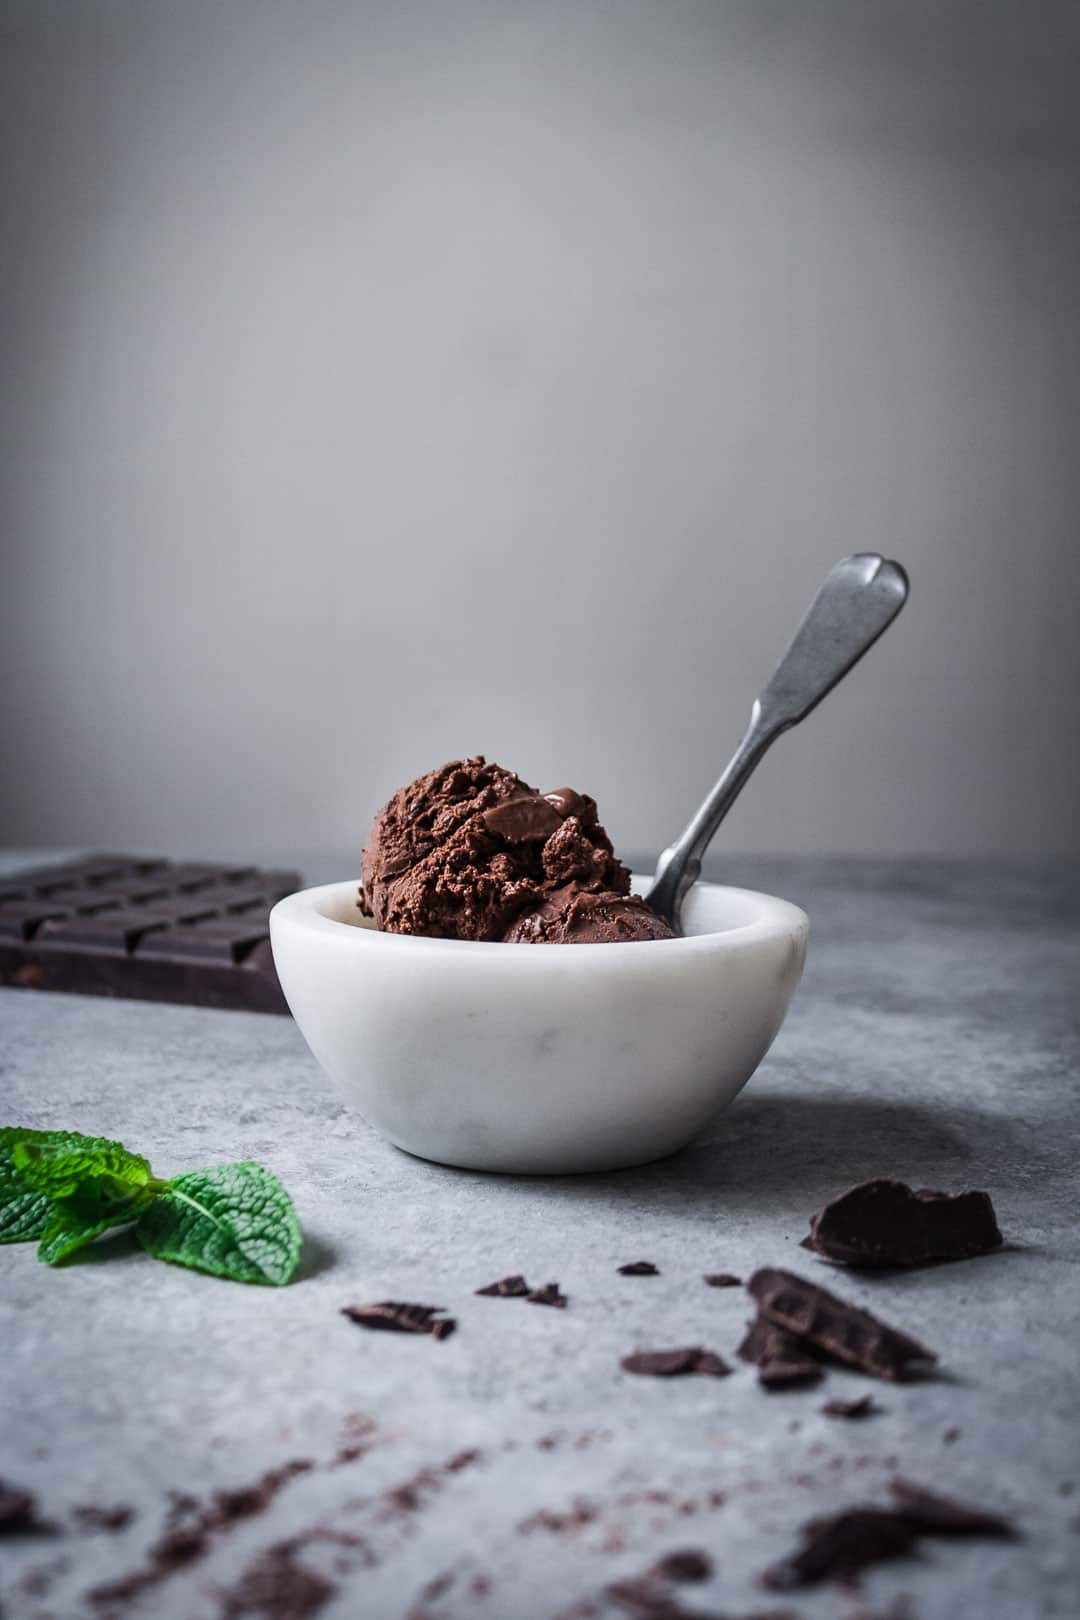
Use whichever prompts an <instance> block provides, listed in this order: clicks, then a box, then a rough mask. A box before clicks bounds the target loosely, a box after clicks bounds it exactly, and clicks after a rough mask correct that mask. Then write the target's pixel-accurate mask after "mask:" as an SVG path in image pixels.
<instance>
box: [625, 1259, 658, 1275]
mask: <svg viewBox="0 0 1080 1620" xmlns="http://www.w3.org/2000/svg"><path fill="white" fill-rule="evenodd" d="M659 1275H660V1273H659V1271H658V1270H657V1268H656V1267H655V1266H654V1265H653V1263H652V1261H651V1260H631V1262H630V1264H629V1265H628V1266H620V1267H619V1276H620V1277H659Z"/></svg>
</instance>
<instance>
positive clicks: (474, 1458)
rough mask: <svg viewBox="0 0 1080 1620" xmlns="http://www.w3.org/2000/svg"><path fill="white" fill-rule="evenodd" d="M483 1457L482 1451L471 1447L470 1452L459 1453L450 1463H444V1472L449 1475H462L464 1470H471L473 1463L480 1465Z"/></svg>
mask: <svg viewBox="0 0 1080 1620" xmlns="http://www.w3.org/2000/svg"><path fill="white" fill-rule="evenodd" d="M482 1456H483V1452H482V1451H478V1450H477V1448H476V1447H475V1446H471V1447H470V1448H469V1450H468V1451H459V1452H457V1453H456V1454H455V1455H454V1456H453V1457H451V1458H450V1459H449V1461H447V1462H445V1463H443V1471H444V1472H445V1473H447V1474H460V1473H461V1470H462V1469H463V1468H471V1467H472V1465H473V1463H478V1462H479V1461H480V1458H481V1457H482Z"/></svg>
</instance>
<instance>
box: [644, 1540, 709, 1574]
mask: <svg viewBox="0 0 1080 1620" xmlns="http://www.w3.org/2000/svg"><path fill="white" fill-rule="evenodd" d="M712 1572H713V1562H712V1559H711V1558H710V1557H709V1555H708V1553H706V1552H701V1551H700V1550H699V1549H698V1548H697V1547H685V1548H680V1549H679V1550H678V1551H677V1552H672V1553H667V1554H666V1555H665V1557H663V1558H661V1559H660V1561H659V1562H658V1563H656V1564H654V1565H653V1567H652V1569H651V1570H650V1572H649V1573H650V1574H651V1575H655V1576H656V1577H657V1579H659V1580H661V1581H707V1580H708V1578H709V1576H710V1575H711V1574H712Z"/></svg>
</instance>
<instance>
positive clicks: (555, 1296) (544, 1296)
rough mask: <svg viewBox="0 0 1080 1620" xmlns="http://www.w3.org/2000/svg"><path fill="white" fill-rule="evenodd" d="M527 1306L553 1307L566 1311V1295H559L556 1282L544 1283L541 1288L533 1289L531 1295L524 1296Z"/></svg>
mask: <svg viewBox="0 0 1080 1620" xmlns="http://www.w3.org/2000/svg"><path fill="white" fill-rule="evenodd" d="M525 1299H526V1302H527V1303H528V1304H529V1305H555V1306H556V1307H557V1308H558V1309H559V1310H560V1311H561V1310H565V1309H566V1295H565V1294H560V1293H559V1285H558V1283H557V1282H549V1283H545V1284H544V1286H543V1288H534V1289H533V1291H532V1293H531V1294H526V1296H525Z"/></svg>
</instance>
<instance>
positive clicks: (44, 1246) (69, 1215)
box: [38, 1199, 146, 1266]
mask: <svg viewBox="0 0 1080 1620" xmlns="http://www.w3.org/2000/svg"><path fill="white" fill-rule="evenodd" d="M145 1208H146V1200H145V1199H141V1200H140V1201H139V1202H137V1203H134V1204H133V1205H132V1207H131V1208H130V1209H129V1210H127V1211H126V1212H125V1211H119V1210H114V1211H113V1213H112V1214H110V1215H101V1216H98V1218H97V1219H96V1220H94V1219H85V1218H83V1217H80V1216H79V1215H78V1214H76V1213H75V1212H74V1211H72V1210H70V1209H67V1208H65V1206H64V1205H63V1204H53V1205H51V1206H50V1214H49V1218H48V1222H47V1224H46V1227H45V1230H44V1232H43V1233H42V1235H41V1242H40V1243H39V1244H38V1259H39V1260H44V1262H45V1264H46V1265H47V1266H57V1265H59V1264H60V1262H61V1261H62V1260H66V1259H67V1258H68V1256H69V1255H71V1254H74V1253H75V1251H76V1249H84V1248H85V1247H86V1245H87V1244H88V1243H93V1241H94V1239H95V1238H96V1237H100V1236H101V1234H102V1232H107V1231H108V1230H109V1228H110V1226H122V1225H123V1224H124V1223H125V1222H126V1221H133V1220H134V1219H135V1217H136V1216H137V1215H139V1214H140V1213H141V1211H142V1210H144V1209H145Z"/></svg>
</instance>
